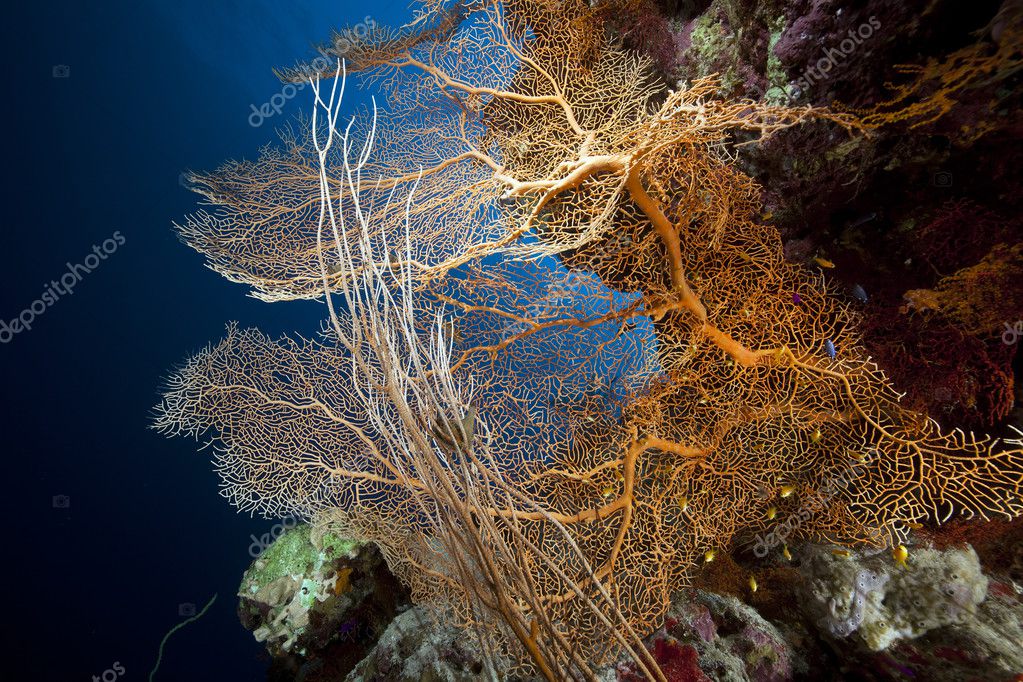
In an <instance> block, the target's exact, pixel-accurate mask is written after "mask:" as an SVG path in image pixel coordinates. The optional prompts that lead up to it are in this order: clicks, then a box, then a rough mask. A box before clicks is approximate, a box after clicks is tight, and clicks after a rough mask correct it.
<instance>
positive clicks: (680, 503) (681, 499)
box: [678, 495, 689, 511]
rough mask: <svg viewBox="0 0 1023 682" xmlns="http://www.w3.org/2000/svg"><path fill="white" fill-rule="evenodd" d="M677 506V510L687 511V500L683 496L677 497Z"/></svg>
mask: <svg viewBox="0 0 1023 682" xmlns="http://www.w3.org/2000/svg"><path fill="white" fill-rule="evenodd" d="M678 506H679V509H681V510H682V511H685V510H686V509H689V498H688V497H686V496H685V495H679V498H678Z"/></svg>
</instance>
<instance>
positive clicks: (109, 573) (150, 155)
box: [0, 0, 408, 682]
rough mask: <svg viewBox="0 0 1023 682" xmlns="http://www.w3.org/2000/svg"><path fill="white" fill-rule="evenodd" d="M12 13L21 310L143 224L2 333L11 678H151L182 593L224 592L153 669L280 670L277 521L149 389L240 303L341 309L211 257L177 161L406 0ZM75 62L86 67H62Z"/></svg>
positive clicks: (199, 154) (197, 159)
mask: <svg viewBox="0 0 1023 682" xmlns="http://www.w3.org/2000/svg"><path fill="white" fill-rule="evenodd" d="M5 13H6V16H5V17H4V32H5V34H6V35H5V36H4V40H3V41H2V45H3V47H2V49H3V55H4V64H5V67H6V68H5V69H4V71H5V73H6V74H7V83H6V84H5V85H6V91H7V98H6V102H5V103H4V114H3V116H4V122H5V126H4V129H5V132H6V134H7V135H8V138H7V139H8V141H7V143H6V144H5V147H6V149H5V160H6V174H5V175H6V176H7V179H6V180H5V181H4V183H3V187H4V190H3V192H4V205H5V209H6V210H5V218H4V220H3V232H2V234H3V244H4V248H3V255H4V260H5V271H4V275H5V276H4V277H3V280H2V281H3V285H2V287H0V318H2V319H3V320H7V321H9V320H11V319H12V318H14V317H16V316H18V315H19V314H20V313H21V311H22V310H24V309H25V308H26V307H28V306H30V305H31V304H32V302H33V301H35V300H37V299H40V297H41V296H42V295H43V294H44V292H46V291H47V289H48V287H50V290H51V291H50V295H51V296H52V286H51V285H50V284H49V282H50V281H51V280H59V279H60V278H61V276H62V275H64V273H65V272H66V270H67V267H68V266H67V264H68V263H71V264H72V265H76V264H79V263H83V262H85V260H86V258H87V257H88V256H89V255H90V254H91V253H92V249H93V246H94V245H96V246H99V247H101V249H102V244H103V242H104V240H107V239H117V240H119V241H123V244H117V243H116V242H109V243H108V246H110V245H113V247H115V248H114V249H113V252H112V253H111V254H110V255H107V254H106V253H104V254H103V255H105V256H106V258H105V259H103V260H99V261H97V260H96V257H95V256H94V257H92V258H91V259H89V262H94V263H95V262H98V265H97V267H95V268H94V269H93V270H92V272H89V273H85V274H83V276H82V277H81V281H79V282H78V283H77V284H76V285H75V287H74V290H73V293H72V294H68V295H62V296H60V297H59V298H57V299H56V300H55V302H52V305H49V306H48V307H46V308H45V310H44V311H43V312H42V313H40V314H39V315H37V316H36V317H35V319H34V320H32V321H31V324H32V328H31V329H25V330H22V331H20V332H19V333H17V334H14V335H13V337H12V338H8V337H7V336H3V335H2V334H0V340H4V339H7V340H8V341H9V342H8V343H4V344H0V372H2V375H0V376H2V377H3V386H4V390H3V421H2V424H3V430H2V436H3V438H2V443H3V444H2V445H0V448H2V453H3V462H4V464H5V471H4V473H5V477H4V482H5V485H4V492H5V493H6V494H4V495H3V496H2V500H3V505H4V509H5V512H6V514H5V518H6V521H7V533H6V537H5V538H4V540H3V542H4V544H5V545H6V547H5V548H4V549H3V550H2V553H3V555H4V557H5V559H4V560H3V566H4V594H5V599H4V602H5V603H4V605H3V606H4V611H5V620H6V625H5V627H4V631H5V635H4V638H3V639H4V643H5V645H8V646H10V647H11V649H10V652H9V653H8V654H7V656H6V659H7V660H6V662H5V666H4V668H3V671H2V672H0V679H2V680H8V679H10V680H60V681H63V680H83V681H86V680H91V679H104V680H108V681H109V680H113V679H123V680H145V679H147V678H148V675H149V671H150V669H151V667H152V665H153V663H154V662H155V659H156V653H157V647H158V645H159V643H160V640H161V638H162V637H163V635H164V634H165V633H166V632H167V631H168V630H169V629H170V628H171V627H173V626H174V625H175V624H177V623H179V622H181V621H182V620H183V619H184V617H183V616H181V615H179V607H180V605H181V604H195V605H196V608H197V609H199V608H201V607H202V605H203V604H205V603H206V602H207V601H208V600H209V599H210V597H211V596H212V595H213V594H215V593H216V594H219V597H218V599H217V601H216V603H215V604H214V605H213V607H212V608H211V610H210V612H209V613H208V614H207V615H206V616H205V617H204V618H202V619H200V620H198V621H197V622H195V623H192V624H190V625H188V626H186V627H185V628H183V629H182V630H180V631H179V632H177V633H175V634H174V635H173V636H172V637H171V638H170V640H169V641H168V643H167V647H166V651H165V654H164V658H163V662H162V666H161V669H160V672H159V674H158V675H157V677H156V678H155V679H157V680H193V681H196V682H201V681H203V680H260V679H263V678H264V677H265V670H266V667H267V663H268V660H267V659H266V657H265V655H264V654H262V646H261V645H259V644H257V643H256V642H255V641H254V640H253V639H252V636H251V635H250V634H249V633H248V632H246V631H245V630H243V629H242V628H241V627H240V625H239V624H238V620H237V617H236V615H235V607H236V600H235V597H234V595H235V590H236V589H237V585H238V582H239V580H240V576H241V574H242V571H243V570H244V569H245V568H246V566H247V565H248V563H249V561H250V558H249V554H248V547H249V546H250V544H251V543H252V539H251V537H250V535H251V534H256V535H257V536H258V535H260V534H262V533H265V532H266V531H268V530H269V529H270V528H271V526H272V525H273V522H272V521H269V520H264V519H258V518H257V519H250V518H249V517H248V516H244V515H239V514H237V513H236V512H235V510H234V509H233V508H232V507H230V506H229V505H228V504H227V502H226V501H225V500H223V499H222V498H221V497H219V495H218V488H217V485H218V481H217V476H216V474H215V473H214V472H213V470H212V468H211V466H210V464H209V462H208V457H207V455H206V454H205V453H196V452H195V449H196V448H195V444H194V443H191V442H189V441H186V440H184V439H174V440H166V439H164V438H162V437H161V436H159V435H157V434H156V433H154V432H152V431H151V430H149V429H148V428H147V427H148V424H149V417H150V414H149V410H150V408H151V406H152V405H154V404H155V403H156V402H157V401H158V394H157V389H158V387H159V382H160V379H161V377H163V376H165V375H166V374H167V372H168V370H169V369H170V368H171V367H172V366H173V365H174V364H175V363H177V362H179V361H181V360H182V359H183V358H184V357H185V356H186V355H188V354H190V353H191V352H194V351H196V350H198V349H200V348H201V347H203V346H204V345H206V344H207V343H208V342H210V341H214V340H217V339H219V338H220V337H221V335H222V333H223V329H224V323H225V322H226V321H228V320H238V321H239V322H240V323H241V324H242V325H243V326H250V325H256V326H259V327H260V328H261V329H263V330H264V331H266V332H268V333H270V334H271V335H277V334H280V333H283V332H286V331H300V332H304V333H310V332H312V331H313V330H315V329H316V328H317V326H318V324H319V320H320V319H321V317H322V309H321V308H320V306H319V304H316V303H290V304H277V305H267V304H264V303H260V302H258V301H256V300H254V299H252V298H248V297H246V295H245V294H246V292H245V290H244V289H243V288H242V287H239V286H237V285H232V284H230V283H228V282H226V281H225V280H223V279H222V278H220V277H219V276H217V275H215V274H214V273H213V272H211V271H210V270H208V269H206V268H205V267H204V266H203V262H202V259H201V258H200V257H199V255H198V254H196V253H194V252H192V251H191V250H190V249H188V248H186V247H185V246H183V245H181V244H180V243H179V242H178V241H177V238H176V236H175V235H174V233H173V232H172V230H171V227H170V223H171V220H174V219H181V218H182V217H183V216H184V215H185V214H187V213H188V212H189V211H191V210H193V209H194V207H195V203H194V195H192V194H191V193H189V192H187V191H186V190H185V189H184V188H183V187H181V186H180V185H179V181H178V178H179V174H180V173H181V172H182V171H183V170H185V169H188V168H193V169H198V170H202V169H209V168H212V167H214V166H216V165H217V164H219V163H220V162H221V161H223V160H225V159H228V158H242V157H245V158H253V157H255V156H256V154H257V150H258V148H259V147H260V146H261V145H263V144H265V143H266V142H268V141H270V139H271V138H272V130H271V128H272V125H273V124H274V123H277V122H278V121H279V122H282V123H283V122H284V121H285V116H284V115H281V116H274V117H273V119H271V120H270V121H267V122H265V124H264V125H261V126H259V127H253V126H252V125H250V123H249V117H250V114H251V106H252V105H256V106H257V107H259V106H260V105H262V104H263V103H264V102H268V101H270V99H271V97H272V96H273V95H275V94H276V93H280V92H281V84H280V83H279V82H278V81H277V80H276V79H275V78H274V76H273V74H272V72H271V69H272V68H273V67H275V66H289V65H292V64H294V63H295V61H296V60H298V59H308V58H311V57H313V56H315V54H314V53H313V52H312V51H311V49H310V45H311V44H312V43H314V42H317V41H319V40H322V39H325V38H327V36H328V28H329V27H330V26H331V25H334V24H344V23H349V22H356V21H360V20H362V19H363V17H365V16H367V15H371V16H372V17H373V18H374V20H376V21H379V22H381V23H394V22H396V21H399V20H400V19H401V18H402V17H404V16H407V15H408V10H407V9H406V8H405V5H404V3H395V4H391V3H386V2H384V3H380V2H374V3H372V4H371V5H369V6H367V5H358V4H355V3H350V2H343V3H336V2H324V1H317V0H293V1H291V2H288V3H276V2H269V1H266V0H260V1H253V2H245V3H241V2H234V1H230V2H227V1H219V2H213V1H207V2H202V1H200V0H176V1H165V2H155V1H143V2H124V1H117V2H109V1H107V2H101V3H80V2H79V3H72V2H67V1H66V0H58V1H57V2H55V3H54V2H51V3H25V4H19V5H18V7H17V8H16V9H14V8H10V7H8V8H6V12H5ZM59 65H66V66H67V75H68V77H66V78H55V77H54V67H55V66H59ZM61 71H62V70H58V72H61ZM308 96H309V92H308V90H306V91H305V92H303V93H300V94H299V95H298V96H297V97H296V98H295V99H294V100H292V101H290V102H288V103H287V106H288V108H287V110H286V112H285V113H287V112H295V111H297V110H298V109H299V108H300V107H306V108H308ZM358 99H359V97H357V96H354V95H353V96H352V98H351V104H352V105H353V106H354V105H355V104H356V103H357V100H358ZM115 233H117V235H115ZM82 272H83V271H82V270H80V269H79V273H80V274H81V273H82ZM51 301H52V299H51ZM26 319H27V318H26ZM55 498H56V504H55ZM65 503H66V504H65ZM185 608H186V609H187V608H188V607H187V606H186V607H185ZM121 670H123V673H122V672H120V671H121Z"/></svg>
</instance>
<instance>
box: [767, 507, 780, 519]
mask: <svg viewBox="0 0 1023 682" xmlns="http://www.w3.org/2000/svg"><path fill="white" fill-rule="evenodd" d="M777 515H778V508H777V507H768V508H767V520H768V521H774V517H775V516H777Z"/></svg>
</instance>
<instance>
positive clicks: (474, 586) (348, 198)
mask: <svg viewBox="0 0 1023 682" xmlns="http://www.w3.org/2000/svg"><path fill="white" fill-rule="evenodd" d="M452 11H453V10H452V8H451V7H448V6H444V5H441V4H437V3H430V4H428V5H427V7H426V8H425V9H424V10H423V14H422V15H421V16H420V17H419V18H418V19H417V21H416V23H415V24H414V25H413V27H411V28H409V29H406V30H404V31H401V32H399V33H398V34H397V35H400V36H402V37H401V38H400V39H391V38H385V39H383V40H381V41H380V42H379V44H377V45H376V46H375V47H374V45H371V44H370V45H361V46H360V51H359V58H358V67H359V68H360V69H363V70H365V72H366V74H367V78H368V79H369V81H370V82H375V83H378V84H382V85H383V86H384V87H385V88H386V89H387V90H388V92H389V93H390V94H391V102H390V109H389V112H388V116H387V120H386V122H385V123H384V125H383V126H382V128H381V130H380V131H377V132H378V133H379V134H377V135H374V134H373V128H370V127H362V128H360V127H359V126H358V125H357V124H353V126H352V127H351V128H350V129H349V130H348V131H347V132H346V134H345V135H344V138H343V140H344V141H343V144H341V145H340V151H339V149H338V148H330V147H329V145H328V147H326V148H325V147H323V146H322V144H321V142H320V141H317V140H322V136H323V135H330V134H333V133H334V132H335V128H334V121H335V120H336V119H335V118H334V117H335V116H336V113H329V114H328V116H329V117H330V118H329V119H328V123H326V124H325V123H324V122H323V121H322V119H321V120H319V121H317V120H316V119H315V118H314V119H313V120H312V121H308V122H306V127H305V130H306V131H307V132H305V133H288V134H287V135H286V136H285V149H284V150H280V151H278V150H267V152H266V153H265V154H264V156H263V158H261V159H260V161H258V162H256V163H252V164H228V165H226V166H224V167H222V168H221V169H219V170H218V171H216V172H215V173H212V174H209V175H206V176H201V177H197V178H195V180H196V183H197V185H198V187H199V191H200V193H202V194H203V195H204V196H205V197H206V198H207V199H208V200H209V201H210V202H211V203H213V204H214V205H216V207H217V208H216V209H215V210H214V211H213V212H203V213H200V214H197V215H196V216H193V217H191V218H190V219H189V220H188V221H187V222H186V223H185V224H184V225H183V226H180V230H181V233H182V235H183V237H184V238H185V240H186V241H187V242H188V243H189V244H190V245H192V246H193V247H194V248H196V249H197V250H199V251H200V252H202V253H203V254H205V255H206V256H207V258H208V259H209V262H210V265H211V266H212V267H213V268H214V269H216V270H218V271H219V272H221V273H223V274H224V275H225V276H226V277H228V278H229V279H232V280H233V281H239V282H243V283H246V284H248V285H250V286H252V287H253V289H254V291H255V294H256V295H257V296H259V297H261V298H264V299H266V300H271V301H274V300H287V299H294V298H311V297H319V296H323V295H324V293H325V292H327V296H326V300H327V301H328V303H329V304H330V325H329V328H328V330H327V332H326V333H325V334H324V336H323V338H321V339H317V340H300V341H291V340H287V339H285V340H281V341H272V340H270V339H268V338H266V337H265V336H263V335H261V334H259V333H258V332H254V331H239V330H237V329H235V328H233V327H232V328H230V329H229V333H228V336H227V338H226V339H225V340H224V341H223V342H222V343H221V344H220V345H218V346H214V347H211V348H209V349H207V350H206V351H205V352H203V353H201V354H200V355H198V356H197V357H195V358H193V359H192V360H191V361H190V362H189V363H188V364H187V365H186V366H185V367H184V369H182V370H181V371H180V372H179V373H178V374H177V375H176V376H175V377H173V378H172V379H171V383H170V386H169V388H168V390H167V394H166V397H165V400H164V403H163V405H162V407H161V410H160V417H159V421H158V424H159V426H160V427H161V428H163V429H164V430H165V431H167V432H170V433H189V434H193V435H196V436H198V435H200V434H207V433H211V434H212V437H213V438H214V440H215V441H216V442H217V443H218V446H219V450H218V452H217V455H216V457H217V459H218V462H219V466H220V469H221V474H222V477H223V480H224V486H225V494H226V495H227V496H228V497H229V498H230V499H232V501H234V502H235V503H236V504H238V505H239V506H240V507H242V508H244V509H259V510H261V511H264V512H266V513H271V514H280V513H284V512H286V511H293V512H299V513H301V514H304V515H318V518H319V520H320V523H321V524H322V525H330V526H334V527H338V528H340V529H341V532H344V533H350V534H354V535H356V536H358V537H360V538H363V539H372V540H374V541H377V542H378V543H380V544H381V547H382V551H383V552H384V554H385V556H386V558H387V560H388V563H389V564H390V565H391V566H392V568H394V569H395V570H396V571H397V572H398V573H399V575H400V577H402V579H403V580H405V581H406V582H408V583H409V584H410V585H411V586H412V588H413V593H414V597H415V598H416V599H417V600H418V601H419V602H422V603H428V604H431V605H434V606H436V608H437V611H438V612H443V611H453V612H454V613H455V614H456V615H457V616H458V617H459V618H460V619H461V620H462V622H464V623H465V624H466V625H468V626H472V627H475V628H477V630H479V629H483V630H487V629H488V628H490V627H491V626H492V625H493V624H494V623H500V624H501V626H500V628H499V629H500V630H501V631H502V632H504V635H505V639H506V640H507V641H513V640H517V641H518V642H519V643H520V644H521V645H522V650H523V651H525V652H526V653H527V655H525V656H524V658H525V659H527V660H530V661H532V663H533V664H535V665H537V666H539V667H540V669H541V670H542V671H543V672H545V674H548V676H550V674H552V671H554V670H556V669H557V670H572V671H574V672H573V674H578V675H579V676H580V677H587V674H586V671H587V670H589V668H588V667H587V662H594V661H603V660H607V659H608V658H610V657H613V656H615V655H617V651H618V649H619V648H620V647H622V646H626V647H628V648H630V650H631V651H632V652H633V655H634V657H635V658H636V660H637V662H641V661H642V660H643V650H642V647H639V649H638V650H637V649H636V648H635V647H633V646H632V644H634V643H635V641H636V640H635V633H637V632H640V633H642V632H645V631H647V630H649V629H651V628H652V627H654V626H655V625H656V624H657V623H658V621H659V619H660V617H661V616H662V615H663V612H664V610H665V608H667V604H668V598H669V595H670V593H671V592H672V591H673V590H674V589H676V588H677V587H678V586H679V585H680V584H681V583H682V582H684V580H685V579H686V576H687V574H688V572H689V571H690V570H691V567H692V566H693V563H694V561H695V559H696V557H697V556H699V555H702V554H703V553H704V552H705V551H707V550H709V549H714V548H719V549H720V548H725V547H727V546H729V545H730V544H731V542H732V541H733V539H734V538H736V537H737V536H741V535H742V534H745V533H752V532H755V531H758V530H766V529H769V528H770V526H771V525H772V521H771V518H772V516H771V515H769V514H768V513H767V510H768V508H769V507H776V508H778V509H780V510H782V511H783V512H784V511H786V510H787V511H792V512H794V511H795V510H797V509H798V508H799V507H800V505H801V504H802V502H803V501H805V500H807V499H811V498H813V496H814V493H815V491H816V490H818V489H819V488H821V487H822V486H824V485H825V484H826V482H827V481H828V480H829V479H831V478H834V477H836V476H838V475H840V474H841V473H842V472H845V471H847V470H848V468H849V466H850V464H851V463H853V462H859V461H868V462H869V464H868V465H866V466H863V467H860V468H858V469H857V471H858V474H857V476H856V478H855V480H854V481H852V484H851V485H850V486H848V487H847V488H844V489H843V491H842V492H841V493H840V494H837V495H835V496H833V497H832V498H831V499H830V504H829V505H828V506H826V507H821V508H815V510H814V512H813V513H812V514H810V516H809V518H807V519H806V522H805V523H803V524H802V525H801V526H800V528H799V530H798V534H799V535H801V536H808V537H815V538H822V537H823V538H827V539H830V540H833V541H836V542H841V543H845V544H857V543H871V544H886V543H891V542H893V541H895V540H897V539H899V538H901V537H903V536H904V534H905V533H906V532H907V527H906V525H905V524H906V523H907V522H909V523H913V522H917V521H921V520H924V519H936V520H943V519H947V518H948V517H949V516H951V515H952V514H965V515H979V516H983V517H987V516H989V515H995V514H1004V515H1009V516H1012V515H1016V514H1018V513H1019V512H1020V509H1021V505H1023V502H1021V500H1020V484H1021V480H1023V468H1021V463H1023V451H1021V448H1020V444H1019V443H1015V442H1012V443H1002V442H999V441H997V440H990V439H986V438H978V437H974V436H972V435H965V434H962V433H959V432H952V433H943V432H941V431H940V429H939V428H938V426H937V425H936V424H935V423H934V422H932V421H929V420H927V419H926V418H924V417H923V416H921V415H919V414H916V413H913V412H911V411H909V410H906V409H905V408H903V407H902V406H901V405H900V404H899V395H898V394H897V393H896V392H895V390H894V389H893V388H892V387H891V385H890V384H889V382H888V380H887V379H886V377H885V376H884V375H883V373H882V372H881V371H880V370H879V369H878V368H877V367H876V366H875V365H874V364H873V363H872V362H871V360H870V358H868V357H867V356H866V355H865V353H864V352H863V351H862V350H861V349H860V347H859V345H858V337H857V333H856V331H855V326H854V323H855V320H854V316H853V314H852V313H851V312H850V311H849V310H848V309H847V308H846V307H844V306H843V304H841V303H839V302H838V301H836V300H835V299H834V298H832V297H831V296H830V295H829V293H828V292H827V290H826V288H825V286H824V282H823V280H822V279H821V278H820V277H819V276H817V275H814V274H811V273H807V272H805V271H803V270H801V269H799V268H797V267H795V266H792V265H789V264H787V263H786V262H785V261H784V259H783V257H782V249H781V244H780V240H779V238H778V235H777V233H776V232H775V231H774V230H773V229H772V228H770V227H767V226H763V225H760V224H758V223H757V222H755V219H754V216H755V215H756V213H757V208H758V206H757V203H758V190H757V188H756V186H755V185H754V183H753V182H752V181H751V180H750V179H749V178H747V177H745V176H744V175H743V174H742V173H740V172H739V171H738V170H736V169H735V167H734V166H733V164H732V158H731V156H730V152H729V145H730V144H731V143H732V142H734V139H735V138H734V136H735V134H736V133H740V132H743V133H744V134H746V135H748V134H749V133H750V132H752V133H754V134H757V133H759V134H760V135H761V136H768V135H770V134H771V133H773V132H775V131H777V130H780V129H782V128H785V127H788V126H791V125H795V124H798V123H800V122H802V121H806V120H810V119H817V120H825V121H830V122H831V123H832V124H834V125H836V126H841V127H844V128H846V129H848V130H850V131H854V130H855V129H856V127H857V125H856V122H855V121H854V120H853V119H852V118H850V117H848V116H840V115H834V114H829V113H827V112H824V111H819V110H814V109H810V108H799V109H788V108H781V107H769V106H765V105H759V104H756V103H752V102H747V101H738V102H730V101H720V100H717V99H715V98H714V96H713V93H714V92H715V91H716V88H717V83H716V81H715V80H714V79H707V80H702V81H698V82H696V83H694V84H692V86H691V87H689V88H687V89H682V90H678V91H674V92H672V91H668V90H666V89H665V88H664V87H662V86H661V85H660V84H659V83H658V82H657V81H656V80H655V79H654V78H653V77H652V76H651V75H650V65H649V64H648V62H646V61H645V60H644V59H641V58H639V57H637V56H635V55H632V54H630V53H628V52H626V51H623V50H622V49H621V48H619V47H617V46H615V45H613V44H607V43H606V42H605V31H604V30H603V28H604V27H603V24H602V23H601V19H600V16H601V15H600V14H599V13H595V12H593V11H591V10H590V9H589V8H588V7H587V6H586V5H585V3H582V2H564V3H562V2H542V1H538V0H511V1H509V2H504V3H499V2H496V1H491V0H479V1H478V2H472V3H466V4H464V5H459V6H458V10H457V12H455V13H452ZM453 16H454V17H457V18H458V21H457V23H456V24H455V25H450V26H449V25H448V24H444V23H443V22H444V21H447V20H448V19H450V18H451V17H453ZM441 24H443V25H444V26H445V27H446V28H445V30H443V31H440V32H437V31H434V30H433V29H432V28H431V29H430V30H428V31H425V32H423V31H420V32H417V30H416V27H417V26H418V27H435V26H438V25H441ZM325 51H328V52H329V48H328V49H326V50H325ZM305 73H308V70H307V69H303V68H299V69H297V70H295V71H292V72H287V73H286V74H285V75H286V76H287V77H294V78H298V77H301V76H302V75H303V74H305ZM323 75H327V76H335V75H337V74H336V73H334V72H331V73H328V74H323ZM316 92H317V93H319V89H318V88H317V89H316ZM321 105H322V102H321ZM331 105H333V97H332V98H331ZM326 109H327V111H329V112H333V111H334V110H333V107H332V106H328V107H326ZM324 126H326V127H324ZM306 134H308V135H310V136H311V137H312V138H313V142H312V143H311V144H310V143H309V142H305V141H304V139H305V135H306ZM371 141H372V142H374V143H375V144H376V148H375V151H374V152H373V153H372V154H370V153H369V152H368V151H365V152H364V153H362V154H361V155H359V156H358V160H357V161H353V157H352V154H351V152H352V150H357V149H360V148H362V149H364V150H368V149H369V148H370V144H369V143H370V142H371ZM363 143H365V144H363ZM360 145H361V146H360ZM412 188H415V193H414V199H413V200H410V201H408V202H402V201H399V200H395V196H404V195H405V193H406V192H408V191H411V190H412ZM327 218H329V220H328V219H327ZM563 267H567V268H568V276H567V277H564V279H561V280H559V282H560V283H552V282H551V279H552V278H553V274H554V273H556V272H559V271H560V272H561V273H562V274H563V275H564V274H565V272H566V271H565V270H564V269H562V268H563ZM335 296H338V297H340V298H339V300H341V301H342V302H343V305H341V306H338V307H335V304H334V303H333V300H334V297H335ZM484 444H485V445H484ZM868 454H869V455H871V456H870V457H867V455H868ZM555 558H556V560H555ZM645 662H646V663H649V661H645ZM648 674H650V675H652V676H655V675H657V674H658V673H657V672H656V671H655V670H653V669H651V670H650V671H649V673H648Z"/></svg>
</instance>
